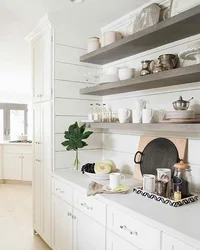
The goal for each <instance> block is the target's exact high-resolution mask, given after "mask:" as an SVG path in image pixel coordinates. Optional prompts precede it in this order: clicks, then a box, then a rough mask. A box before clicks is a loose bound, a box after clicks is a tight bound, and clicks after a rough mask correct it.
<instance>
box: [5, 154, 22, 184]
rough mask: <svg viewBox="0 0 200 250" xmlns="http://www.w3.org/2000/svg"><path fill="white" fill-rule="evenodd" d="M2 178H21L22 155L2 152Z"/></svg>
mask: <svg viewBox="0 0 200 250" xmlns="http://www.w3.org/2000/svg"><path fill="white" fill-rule="evenodd" d="M4 179H5V180H19V181H20V180H22V155H21V154H10V153H5V154H4Z"/></svg>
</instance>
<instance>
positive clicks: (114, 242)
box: [106, 231, 139, 250]
mask: <svg viewBox="0 0 200 250" xmlns="http://www.w3.org/2000/svg"><path fill="white" fill-rule="evenodd" d="M122 249H126V250H139V249H138V248H136V247H134V246H133V245H131V244H130V243H128V242H127V241H125V240H123V239H122V238H120V237H119V236H117V235H116V234H114V233H112V232H111V231H107V238H106V250H122Z"/></svg>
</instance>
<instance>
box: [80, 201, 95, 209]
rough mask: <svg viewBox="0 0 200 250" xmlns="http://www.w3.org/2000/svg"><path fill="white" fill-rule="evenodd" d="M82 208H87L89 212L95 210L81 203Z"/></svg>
mask: <svg viewBox="0 0 200 250" xmlns="http://www.w3.org/2000/svg"><path fill="white" fill-rule="evenodd" d="M81 206H83V207H85V208H86V209H88V210H93V207H90V206H88V205H87V204H86V203H81Z"/></svg>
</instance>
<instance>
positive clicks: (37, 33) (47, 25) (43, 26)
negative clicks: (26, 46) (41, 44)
mask: <svg viewBox="0 0 200 250" xmlns="http://www.w3.org/2000/svg"><path fill="white" fill-rule="evenodd" d="M51 28H52V25H51V22H50V20H49V17H48V14H46V15H45V16H44V17H43V18H42V19H40V21H39V22H38V24H37V26H36V27H35V28H34V29H33V30H32V31H31V32H29V33H28V34H27V35H26V36H25V37H24V39H25V40H26V41H28V42H31V43H33V42H34V41H35V40H37V39H38V38H40V37H41V36H42V35H43V34H45V33H46V31H47V30H49V29H51Z"/></svg>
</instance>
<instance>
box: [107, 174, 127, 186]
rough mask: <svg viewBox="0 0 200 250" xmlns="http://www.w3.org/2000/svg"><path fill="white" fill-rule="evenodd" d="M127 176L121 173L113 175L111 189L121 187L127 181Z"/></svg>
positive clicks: (111, 175)
mask: <svg viewBox="0 0 200 250" xmlns="http://www.w3.org/2000/svg"><path fill="white" fill-rule="evenodd" d="M125 179H126V178H125V176H124V175H123V174H121V173H111V174H110V188H111V189H115V188H116V187H117V186H119V185H121V184H123V183H124V181H125Z"/></svg>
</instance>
